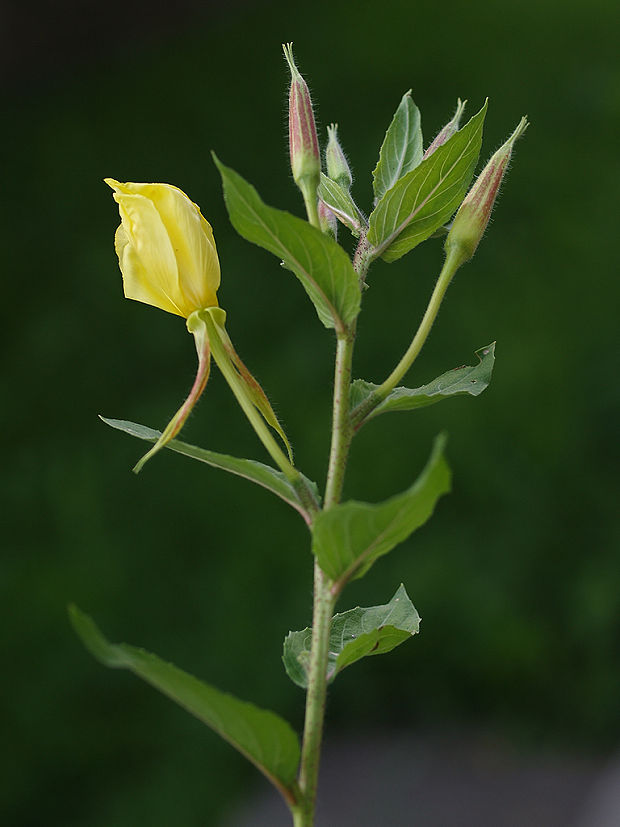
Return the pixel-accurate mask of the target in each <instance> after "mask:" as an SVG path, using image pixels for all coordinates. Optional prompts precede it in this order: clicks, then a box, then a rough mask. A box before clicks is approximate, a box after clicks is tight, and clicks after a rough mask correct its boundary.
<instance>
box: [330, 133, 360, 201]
mask: <svg viewBox="0 0 620 827" xmlns="http://www.w3.org/2000/svg"><path fill="white" fill-rule="evenodd" d="M325 165H326V167H327V177H328V178H331V179H332V181H335V182H336V183H337V184H339V185H340V186H341V187H342V189H343V190H345V192H349V190H350V189H351V184H352V183H353V176H352V175H351V169H350V167H349V164H348V162H347V159H346V157H345V154H344V152H343V150H342V147H341V145H340V141H339V140H338V124H337V123H333V124H331V126H328V127H327V149H326V150H325Z"/></svg>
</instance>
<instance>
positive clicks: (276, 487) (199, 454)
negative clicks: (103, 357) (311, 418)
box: [99, 416, 320, 523]
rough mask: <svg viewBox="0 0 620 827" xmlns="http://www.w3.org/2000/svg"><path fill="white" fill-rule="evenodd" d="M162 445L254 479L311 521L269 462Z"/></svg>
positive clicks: (150, 436) (140, 430)
mask: <svg viewBox="0 0 620 827" xmlns="http://www.w3.org/2000/svg"><path fill="white" fill-rule="evenodd" d="M99 418H100V419H101V420H102V421H103V422H105V423H106V425H109V426H110V427H111V428H116V430H118V431H123V432H124V433H126V434H130V435H131V436H135V437H137V438H138V439H144V440H146V441H147V442H156V441H157V440H158V439H159V437H160V435H161V433H160V431H155V430H154V429H153V428H147V427H146V426H145V425H138V423H136V422H128V421H126V420H124V419H108V418H107V417H105V416H100V417H99ZM165 447H166V448H167V449H168V450H170V451H175V452H176V453H177V454H183V455H184V456H186V457H191V458H192V459H197V460H198V461H199V462H205V463H206V464H207V465H210V466H211V467H213V468H219V469H221V470H222V471H228V472H229V473H231V474H235V475H236V476H238V477H243V478H244V479H246V480H250V482H254V483H256V485H260V486H261V487H262V488H266V489H267V490H268V491H271V493H272V494H275V495H276V496H277V497H280V499H282V500H284V502H286V503H288V504H289V505H290V506H292V507H293V508H294V509H296V510H297V511H299V513H300V514H301V515H302V517H303V518H304V519H305V520H306V522H308V523H309V522H310V517H309V515H308V513H307V510H306V509H305V508H304V505H303V504H302V502H301V500H300V499H299V497H298V495H297V493H296V491H295V489H294V488H293V486H292V485H291V484H290V483H289V482H288V480H287V479H286V477H285V476H284V474H283V473H282V472H281V471H276V470H275V468H272V467H271V466H270V465H265V464H264V463H262V462H257V461H256V460H253V459H240V458H238V457H231V456H228V455H227V454H218V453H216V452H215V451H208V450H207V449H206V448H198V447H197V446H196V445H189V444H188V443H187V442H180V441H179V440H178V439H172V440H170V442H168V443H167V444H166V446H165ZM302 476H303V475H302ZM303 480H304V482H305V483H306V486H307V487H308V488H309V489H310V490H311V491H312V493H313V494H314V496H315V498H316V500H317V502H319V501H320V498H319V492H318V488H317V485H316V483H314V482H312V480H309V479H308V478H307V477H303Z"/></svg>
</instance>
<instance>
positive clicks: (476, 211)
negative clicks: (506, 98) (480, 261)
mask: <svg viewBox="0 0 620 827" xmlns="http://www.w3.org/2000/svg"><path fill="white" fill-rule="evenodd" d="M527 126H528V123H527V118H521V120H520V122H519V125H518V126H517V128H516V129H515V131H514V132H513V133H512V135H511V136H510V138H508V140H507V141H506V143H505V144H503V145H502V146H501V147H500V148H499V149H498V150H497V152H496V153H495V154H494V155H493V156H492V157H491V160H490V161H489V162H488V163H487V165H486V167H485V168H484V169H483V170H482V172H481V173H480V175H479V176H478V178H477V180H476V182H475V183H474V185H473V187H472V188H471V189H470V191H469V192H468V193H467V195H466V196H465V199H464V201H463V203H462V204H461V206H460V207H459V210H458V212H457V214H456V216H455V218H454V221H453V222H452V227H451V228H450V232H449V233H448V237H447V238H446V243H445V249H446V254H447V255H452V256H454V257H455V259H456V260H457V261H458V263H459V264H463V263H464V262H466V261H468V260H469V259H470V258H471V257H472V256H473V254H474V253H475V252H476V248H477V246H478V244H479V243H480V239H481V238H482V236H483V235H484V231H485V230H486V227H487V224H488V223H489V218H490V217H491V212H492V211H493V205H494V203H495V199H496V198H497V193H498V191H499V187H500V184H501V183H502V178H503V177H504V173H505V172H506V169H507V167H508V162H509V161H510V156H511V155H512V148H513V146H514V143H515V141H516V140H517V138H519V137H521V135H523V133H524V132H525V130H526V129H527Z"/></svg>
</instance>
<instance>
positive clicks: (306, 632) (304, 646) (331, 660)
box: [282, 583, 420, 689]
mask: <svg viewBox="0 0 620 827" xmlns="http://www.w3.org/2000/svg"><path fill="white" fill-rule="evenodd" d="M419 630H420V615H419V614H418V613H417V611H416V608H415V606H414V605H413V603H412V602H411V600H410V599H409V596H408V594H407V592H406V591H405V587H404V586H403V585H402V583H401V585H400V586H399V588H398V590H397V592H396V594H395V595H394V597H393V598H392V599H391V600H390V602H389V603H386V604H385V605H384V606H370V607H368V608H365V609H363V608H360V607H359V606H358V607H357V608H356V609H349V611H348V612H342V613H340V614H336V615H334V617H333V618H332V624H331V629H330V635H329V655H328V661H327V681H328V683H329V682H331V681H333V680H334V678H335V677H336V675H337V674H338V673H339V672H342V670H343V669H344V668H345V667H347V666H350V665H351V664H352V663H355V662H356V661H358V660H361V658H365V657H367V656H369V655H382V654H385V653H386V652H391V651H392V649H395V648H396V647H397V646H399V645H400V644H401V643H404V642H405V641H406V640H409V638H410V637H412V636H413V635H415V634H416V633H417V632H418V631H419ZM311 643H312V629H303V630H302V631H300V632H289V634H288V635H287V637H286V639H285V641H284V650H283V653H282V661H283V663H284V668H285V669H286V673H287V675H288V676H289V678H290V679H291V680H292V681H293V683H296V684H297V686H301V687H302V688H303V689H306V688H307V686H308V664H309V662H310V646H311Z"/></svg>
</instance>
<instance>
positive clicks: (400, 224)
mask: <svg viewBox="0 0 620 827" xmlns="http://www.w3.org/2000/svg"><path fill="white" fill-rule="evenodd" d="M486 110H487V104H486V103H485V104H484V106H483V107H482V109H481V110H480V112H478V114H477V115H474V117H473V118H472V119H471V120H470V121H469V122H468V123H467V124H466V125H465V126H464V127H463V128H462V129H460V130H459V131H458V132H456V133H455V134H454V135H453V136H452V137H451V138H449V139H448V140H447V141H446V143H445V144H443V145H442V146H440V147H438V148H437V149H436V150H435V152H433V154H432V155H430V156H429V157H428V158H426V159H425V160H424V161H422V162H421V163H420V164H419V165H418V166H417V167H416V168H415V169H413V170H412V171H411V172H408V173H407V175H405V176H404V177H403V178H400V179H399V180H398V181H397V182H396V184H394V186H393V187H392V189H390V190H388V191H387V192H386V193H385V195H384V196H383V198H382V199H381V200H380V201H379V203H378V204H377V206H376V207H375V209H374V211H373V213H372V214H371V216H370V220H369V230H368V241H369V242H370V244H372V246H373V247H374V248H375V252H374V256H375V257H376V256H383V258H384V259H385V261H396V259H399V258H400V257H401V256H404V255H405V253H408V252H409V250H412V249H413V248H414V247H415V246H416V245H417V244H420V242H422V241H425V240H426V239H427V238H428V237H429V236H430V235H432V234H433V233H434V232H435V230H437V229H438V228H439V227H441V225H442V224H445V223H446V222H447V221H448V220H449V218H450V217H451V216H452V214H453V213H454V212H456V210H457V208H458V206H459V205H460V203H461V201H462V200H463V198H464V197H465V193H466V192H467V187H468V186H469V183H470V181H471V179H472V177H473V174H474V170H475V168H476V163H477V161H478V156H479V154H480V147H481V146H482V127H483V124H484V117H485V115H486Z"/></svg>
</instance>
